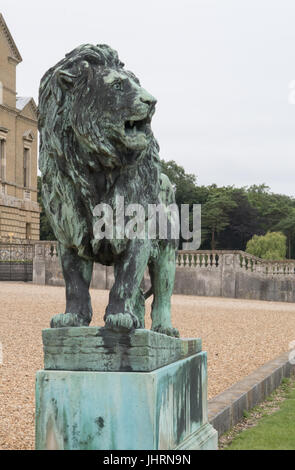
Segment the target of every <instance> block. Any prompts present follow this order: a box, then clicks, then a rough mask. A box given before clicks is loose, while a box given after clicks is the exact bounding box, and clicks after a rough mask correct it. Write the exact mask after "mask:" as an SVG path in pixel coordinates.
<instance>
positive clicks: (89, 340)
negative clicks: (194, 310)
mask: <svg viewBox="0 0 295 470" xmlns="http://www.w3.org/2000/svg"><path fill="white" fill-rule="evenodd" d="M42 337H43V347H44V368H45V369H46V370H83V371H134V372H135V371H144V372H148V371H152V370H155V369H158V368H160V367H163V366H165V365H167V364H170V363H172V362H175V361H178V360H180V359H183V358H185V357H188V356H192V355H194V354H196V353H198V352H200V351H201V350H202V342H201V339H199V338H197V339H179V338H172V337H170V336H166V335H163V334H160V333H155V332H153V331H150V330H142V329H138V330H134V331H133V332H128V333H121V332H114V331H112V330H109V329H107V328H100V327H76V328H53V329H52V328H51V329H46V330H43V332H42ZM193 379H194V376H193V377H192V380H193Z"/></svg>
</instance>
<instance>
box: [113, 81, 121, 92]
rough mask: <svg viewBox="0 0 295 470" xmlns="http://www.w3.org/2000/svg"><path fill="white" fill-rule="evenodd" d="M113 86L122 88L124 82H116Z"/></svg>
mask: <svg viewBox="0 0 295 470" xmlns="http://www.w3.org/2000/svg"><path fill="white" fill-rule="evenodd" d="M113 87H114V88H115V89H116V90H122V82H119V81H117V82H114V83H113Z"/></svg>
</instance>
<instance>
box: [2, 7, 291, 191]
mask: <svg viewBox="0 0 295 470" xmlns="http://www.w3.org/2000/svg"><path fill="white" fill-rule="evenodd" d="M0 11H1V13H2V14H3V16H4V18H5V20H6V22H7V25H8V27H9V29H10V31H11V34H12V35H13V37H14V40H15V42H16V44H17V47H18V49H19V51H20V53H21V55H22V57H23V62H22V63H21V64H20V65H19V66H18V67H17V91H18V94H19V95H21V96H33V97H34V98H35V100H36V102H37V100H38V86H39V81H40V78H41V76H42V75H43V73H44V72H45V71H46V70H47V69H48V68H49V67H50V66H52V65H54V64H55V63H56V62H57V61H59V60H60V59H61V58H62V57H63V56H64V54H65V53H66V52H69V51H70V50H72V49H74V48H75V47H76V46H78V45H80V44H83V43H94V44H97V43H106V44H109V45H110V46H111V47H113V48H114V49H116V50H117V51H118V52H119V55H120V58H121V60H123V62H125V64H126V67H127V68H128V69H130V70H132V71H133V72H134V73H135V74H136V75H137V76H138V77H139V79H140V80H141V83H142V85H143V86H144V88H146V89H147V90H148V91H150V92H151V93H152V94H153V95H154V96H155V97H156V98H157V99H158V104H157V111H156V114H155V116H154V120H153V130H154V134H155V136H156V138H157V139H158V141H159V144H160V148H161V152H160V155H161V157H162V158H164V159H165V160H171V159H173V160H175V161H176V162H177V163H179V164H180V165H182V166H184V168H185V170H186V171H187V172H191V173H194V174H196V175H197V180H198V183H199V184H205V185H208V184H211V183H216V184H218V185H232V184H234V185H235V186H245V185H251V184H260V183H266V184H268V185H269V186H270V187H271V190H272V191H274V192H280V193H285V194H290V195H294V196H295V171H294V168H295V105H294V104H293V105H292V104H290V102H289V99H288V98H289V84H290V82H291V81H292V80H294V81H295V1H294V0H178V1H176V0H148V1H143V0H124V1H122V0H104V1H102V0H59V1H57V0H51V1H48V2H44V1H37V0H26V1H25V2H21V1H19V0H1V3H0Z"/></svg>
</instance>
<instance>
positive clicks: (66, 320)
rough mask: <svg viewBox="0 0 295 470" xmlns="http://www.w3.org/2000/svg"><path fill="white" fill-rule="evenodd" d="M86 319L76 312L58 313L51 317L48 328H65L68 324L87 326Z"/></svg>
mask: <svg viewBox="0 0 295 470" xmlns="http://www.w3.org/2000/svg"><path fill="white" fill-rule="evenodd" d="M88 325H89V322H88V321H87V319H85V318H83V317H81V316H80V315H78V314H77V313H58V314H57V315H54V317H52V318H51V321H50V328H67V327H70V326H88Z"/></svg>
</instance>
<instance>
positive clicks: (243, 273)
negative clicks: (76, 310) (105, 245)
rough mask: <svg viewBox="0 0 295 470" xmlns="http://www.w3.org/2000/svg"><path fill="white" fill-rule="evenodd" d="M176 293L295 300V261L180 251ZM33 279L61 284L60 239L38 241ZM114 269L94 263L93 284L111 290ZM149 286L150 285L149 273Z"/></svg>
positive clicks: (146, 280) (41, 282) (97, 287)
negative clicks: (57, 248) (57, 244)
mask: <svg viewBox="0 0 295 470" xmlns="http://www.w3.org/2000/svg"><path fill="white" fill-rule="evenodd" d="M176 262H177V267H176V277H175V286H174V293H175V294H184V295H200V296H206V297H208V296H210V297H231V298H237V299H256V300H271V301H282V302H295V260H286V261H279V262H274V261H265V260H261V259H259V258H256V257H255V256H252V255H249V254H248V253H245V252H243V251H218V250H216V251H202V250H200V251H196V252H186V251H179V252H178V255H177V260H176ZM33 282H35V283H37V284H48V285H55V286H61V285H64V280H63V276H62V272H61V268H60V264H59V260H58V255H57V250H56V242H38V243H36V244H35V258H34V269H33ZM113 282H114V273H113V268H112V267H108V266H102V265H100V264H95V265H94V270H93V277H92V283H91V287H92V288H94V289H110V288H111V286H112V284H113ZM144 285H145V289H148V287H149V285H150V281H149V276H148V273H147V272H146V274H145V280H144Z"/></svg>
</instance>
